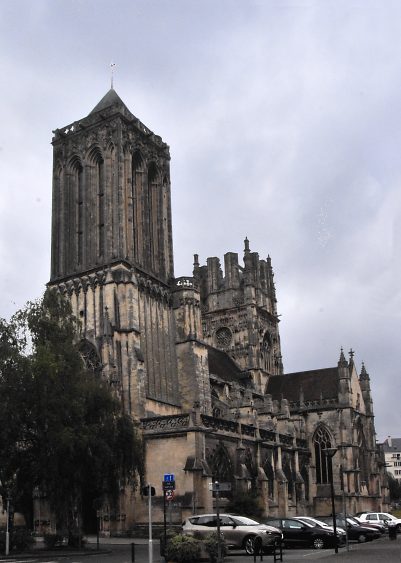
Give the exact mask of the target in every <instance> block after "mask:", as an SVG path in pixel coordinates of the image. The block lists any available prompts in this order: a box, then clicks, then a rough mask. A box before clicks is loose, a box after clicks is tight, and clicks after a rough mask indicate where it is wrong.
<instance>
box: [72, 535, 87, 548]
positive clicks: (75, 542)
mask: <svg viewBox="0 0 401 563" xmlns="http://www.w3.org/2000/svg"><path fill="white" fill-rule="evenodd" d="M85 544H86V539H85V538H84V537H83V535H82V534H81V533H79V532H71V533H70V535H69V536H68V545H69V546H70V547H77V548H81V547H84V545H85Z"/></svg>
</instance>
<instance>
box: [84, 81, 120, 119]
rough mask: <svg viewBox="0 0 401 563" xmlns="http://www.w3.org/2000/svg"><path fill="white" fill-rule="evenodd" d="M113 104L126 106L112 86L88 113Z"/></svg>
mask: <svg viewBox="0 0 401 563" xmlns="http://www.w3.org/2000/svg"><path fill="white" fill-rule="evenodd" d="M115 105H118V106H124V107H126V105H125V104H124V102H123V101H122V99H121V98H120V96H119V95H118V94H117V92H116V91H115V90H114V88H110V90H109V91H108V92H107V94H106V95H104V96H103V98H102V99H101V100H100V102H99V103H98V104H97V105H96V106H95V107H94V108H93V110H92V111H91V112H90V114H89V115H91V114H92V113H96V112H98V111H102V110H104V109H106V108H108V107H110V106H115Z"/></svg>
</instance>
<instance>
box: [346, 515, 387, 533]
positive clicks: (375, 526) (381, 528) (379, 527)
mask: <svg viewBox="0 0 401 563" xmlns="http://www.w3.org/2000/svg"><path fill="white" fill-rule="evenodd" d="M352 519H353V520H356V523H357V524H359V525H360V526H368V527H369V528H373V529H375V530H377V531H378V532H380V533H381V534H385V533H386V532H387V526H386V525H385V524H379V522H365V521H364V520H362V519H361V518H360V517H359V516H352Z"/></svg>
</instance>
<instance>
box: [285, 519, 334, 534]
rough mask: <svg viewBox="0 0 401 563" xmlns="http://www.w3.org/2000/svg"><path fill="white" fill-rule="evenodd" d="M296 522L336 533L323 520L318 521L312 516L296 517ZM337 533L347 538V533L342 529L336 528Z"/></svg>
mask: <svg viewBox="0 0 401 563" xmlns="http://www.w3.org/2000/svg"><path fill="white" fill-rule="evenodd" d="M294 518H295V519H296V520H299V521H300V522H305V523H306V524H311V526H316V527H318V528H324V529H325V530H331V531H332V532H334V528H333V526H330V525H329V524H327V523H326V522H323V521H322V520H318V519H317V518H312V517H311V516H294ZM336 530H337V533H338V535H339V536H345V531H344V530H343V529H342V528H336Z"/></svg>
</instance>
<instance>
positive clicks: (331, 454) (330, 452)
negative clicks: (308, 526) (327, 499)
mask: <svg viewBox="0 0 401 563" xmlns="http://www.w3.org/2000/svg"><path fill="white" fill-rule="evenodd" d="M322 451H323V453H324V455H325V456H326V460H327V462H329V459H330V473H329V477H330V490H331V512H332V515H333V528H334V551H335V553H338V541H337V521H336V508H335V504H334V481H333V457H334V455H335V453H336V451H337V448H325V449H324V450H322Z"/></svg>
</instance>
